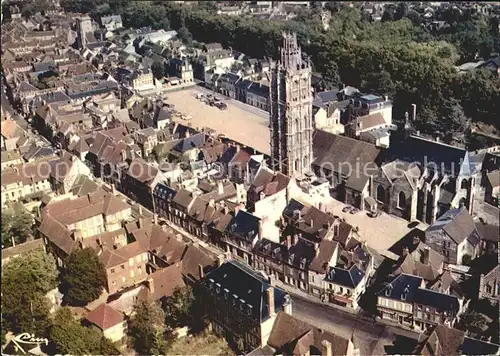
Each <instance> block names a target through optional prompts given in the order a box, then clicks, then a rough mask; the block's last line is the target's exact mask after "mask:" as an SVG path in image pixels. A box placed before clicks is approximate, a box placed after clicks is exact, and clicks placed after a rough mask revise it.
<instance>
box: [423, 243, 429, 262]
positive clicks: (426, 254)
mask: <svg viewBox="0 0 500 356" xmlns="http://www.w3.org/2000/svg"><path fill="white" fill-rule="evenodd" d="M429 252H430V248H429V247H428V246H426V247H425V248H424V251H422V263H423V264H424V265H428V264H429Z"/></svg>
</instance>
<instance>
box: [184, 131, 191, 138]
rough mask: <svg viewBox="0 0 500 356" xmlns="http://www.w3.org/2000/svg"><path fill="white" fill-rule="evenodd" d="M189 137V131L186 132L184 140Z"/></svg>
mask: <svg viewBox="0 0 500 356" xmlns="http://www.w3.org/2000/svg"><path fill="white" fill-rule="evenodd" d="M189 136H190V133H189V130H186V135H185V138H188V137H189Z"/></svg>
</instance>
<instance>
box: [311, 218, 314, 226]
mask: <svg viewBox="0 0 500 356" xmlns="http://www.w3.org/2000/svg"><path fill="white" fill-rule="evenodd" d="M311 227H314V220H313V219H311Z"/></svg>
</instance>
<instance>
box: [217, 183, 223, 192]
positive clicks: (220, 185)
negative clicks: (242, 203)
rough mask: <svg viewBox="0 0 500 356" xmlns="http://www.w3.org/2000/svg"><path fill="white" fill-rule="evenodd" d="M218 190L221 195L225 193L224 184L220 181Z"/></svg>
mask: <svg viewBox="0 0 500 356" xmlns="http://www.w3.org/2000/svg"><path fill="white" fill-rule="evenodd" d="M217 190H218V193H219V195H222V194H224V185H223V184H222V182H220V181H219V182H218V183H217Z"/></svg>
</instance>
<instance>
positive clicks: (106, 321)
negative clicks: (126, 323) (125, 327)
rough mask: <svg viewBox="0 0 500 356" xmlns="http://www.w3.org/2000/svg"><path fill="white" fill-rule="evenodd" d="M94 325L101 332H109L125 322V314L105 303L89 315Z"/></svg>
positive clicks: (88, 318)
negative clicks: (108, 330)
mask: <svg viewBox="0 0 500 356" xmlns="http://www.w3.org/2000/svg"><path fill="white" fill-rule="evenodd" d="M86 319H87V320H88V321H90V322H91V323H92V324H95V325H97V326H98V327H99V328H100V329H101V330H107V329H109V328H111V327H113V326H115V325H117V324H119V323H121V322H123V320H124V317H123V313H121V312H119V311H118V310H116V309H115V308H113V307H112V306H109V305H107V304H106V303H103V304H101V305H99V306H98V307H97V308H95V309H94V310H92V311H91V312H90V313H88V315H87V318H86Z"/></svg>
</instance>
